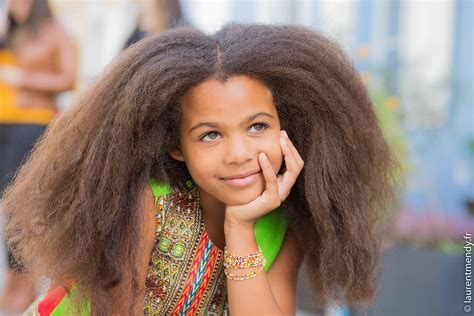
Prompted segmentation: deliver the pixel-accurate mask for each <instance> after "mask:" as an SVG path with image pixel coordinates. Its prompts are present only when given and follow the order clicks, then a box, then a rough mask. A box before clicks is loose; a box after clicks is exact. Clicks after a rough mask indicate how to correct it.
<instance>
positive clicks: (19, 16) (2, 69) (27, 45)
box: [0, 0, 76, 313]
mask: <svg viewBox="0 0 474 316" xmlns="http://www.w3.org/2000/svg"><path fill="white" fill-rule="evenodd" d="M3 4H4V5H3V12H2V11H1V10H2V8H0V15H2V17H3V19H2V18H1V17H0V23H2V25H1V27H0V31H1V32H2V33H0V153H1V154H0V196H1V195H3V192H4V190H5V189H6V187H7V185H8V184H9V182H10V181H11V179H12V178H13V176H14V174H15V171H16V169H17V168H18V167H19V165H20V164H21V162H22V161H23V160H24V158H25V157H26V156H27V154H28V152H30V151H31V149H32V148H33V146H34V143H35V142H36V140H37V139H38V138H39V137H40V136H41V134H42V133H43V131H44V130H45V129H46V127H47V125H48V123H50V122H51V120H53V118H54V117H55V116H56V114H57V112H58V109H57V105H56V102H55V97H56V96H57V95H58V94H59V93H61V92H65V91H67V90H70V89H72V87H73V83H74V80H75V76H76V57H75V48H74V45H73V42H72V40H71V39H70V37H69V36H68V35H67V34H66V32H65V31H64V30H63V29H62V28H61V26H60V25H59V24H58V22H57V21H56V20H55V18H54V16H53V14H52V12H51V9H50V6H49V4H48V1H47V0H14V1H7V3H6V5H5V2H4V3H3ZM0 210H1V205H0ZM8 261H9V262H8V264H9V269H8V271H7V275H6V281H5V286H4V288H3V289H2V291H1V293H0V310H4V311H7V312H13V313H14V312H21V311H23V310H24V309H25V308H26V307H27V306H28V305H29V304H30V303H31V302H32V301H33V300H34V299H35V295H36V281H35V280H34V279H33V278H32V276H31V275H29V274H28V273H26V272H24V271H22V266H21V264H20V263H18V262H16V261H15V259H14V258H12V256H11V255H10V253H9V255H8Z"/></svg>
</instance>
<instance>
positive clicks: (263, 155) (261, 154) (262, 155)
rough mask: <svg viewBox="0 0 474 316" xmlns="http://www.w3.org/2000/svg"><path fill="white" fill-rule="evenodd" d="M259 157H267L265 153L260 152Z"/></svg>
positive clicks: (264, 158)
mask: <svg viewBox="0 0 474 316" xmlns="http://www.w3.org/2000/svg"><path fill="white" fill-rule="evenodd" d="M259 155H260V159H262V160H266V159H267V155H265V153H260V154H259Z"/></svg>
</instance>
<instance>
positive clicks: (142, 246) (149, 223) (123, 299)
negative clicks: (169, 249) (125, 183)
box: [111, 186, 155, 315]
mask: <svg viewBox="0 0 474 316" xmlns="http://www.w3.org/2000/svg"><path fill="white" fill-rule="evenodd" d="M140 210H142V214H143V216H141V218H140V221H141V222H140V224H139V225H140V226H141V227H143V228H144V229H143V235H142V236H143V237H142V238H141V239H140V240H139V242H138V245H137V261H136V268H137V272H138V279H139V285H140V295H138V296H135V297H133V296H132V292H131V280H132V278H131V277H132V274H131V271H125V273H124V276H123V280H122V282H121V283H120V284H119V285H118V286H116V287H115V288H113V289H112V291H111V296H112V302H113V306H112V314H111V315H125V314H126V315H128V307H129V304H130V303H131V302H133V300H135V310H134V314H133V315H143V301H144V295H145V280H146V275H147V271H148V264H149V262H150V255H151V252H152V250H153V245H154V243H155V213H154V212H155V211H154V205H153V194H152V192H151V190H150V188H149V187H148V186H147V187H146V190H145V192H144V194H143V198H142V202H141V207H140Z"/></svg>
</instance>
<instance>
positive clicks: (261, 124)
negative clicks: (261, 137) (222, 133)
mask: <svg viewBox="0 0 474 316" xmlns="http://www.w3.org/2000/svg"><path fill="white" fill-rule="evenodd" d="M256 125H260V126H262V130H260V131H257V132H256V133H262V132H263V131H265V130H266V129H267V128H268V126H269V125H268V124H267V123H255V124H252V125H251V126H250V128H252V127H254V126H256ZM209 134H219V132H215V131H211V132H207V133H206V134H204V135H202V136H201V137H200V138H199V140H201V141H203V142H209V141H207V140H204V138H205V137H206V136H208V135H209ZM213 140H214V139H212V140H211V141H213Z"/></svg>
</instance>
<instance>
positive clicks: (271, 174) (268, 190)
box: [258, 153, 280, 205]
mask: <svg viewBox="0 0 474 316" xmlns="http://www.w3.org/2000/svg"><path fill="white" fill-rule="evenodd" d="M258 161H259V163H260V167H261V168H262V173H263V177H264V178H265V191H264V192H263V193H262V198H263V199H264V200H263V201H262V202H264V203H265V204H268V205H272V204H273V203H272V202H273V200H275V199H278V201H280V199H279V194H278V179H277V176H276V174H275V171H274V170H273V167H272V165H271V164H270V161H269V160H268V158H267V155H266V154H265V153H260V154H258Z"/></svg>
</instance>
